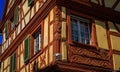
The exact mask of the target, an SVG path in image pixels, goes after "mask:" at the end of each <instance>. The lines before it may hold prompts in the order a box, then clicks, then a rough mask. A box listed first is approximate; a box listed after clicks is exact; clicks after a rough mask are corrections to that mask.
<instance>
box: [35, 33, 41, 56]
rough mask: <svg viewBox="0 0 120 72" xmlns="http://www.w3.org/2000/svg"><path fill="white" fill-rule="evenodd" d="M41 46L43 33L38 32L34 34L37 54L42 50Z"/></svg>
mask: <svg viewBox="0 0 120 72" xmlns="http://www.w3.org/2000/svg"><path fill="white" fill-rule="evenodd" d="M40 47H41V33H40V32H37V33H36V34H35V35H34V54H36V53H37V52H38V51H39V50H40Z"/></svg>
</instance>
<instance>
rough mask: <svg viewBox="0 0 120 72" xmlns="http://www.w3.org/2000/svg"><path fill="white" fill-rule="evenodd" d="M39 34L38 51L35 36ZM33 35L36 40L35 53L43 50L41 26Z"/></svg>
mask: <svg viewBox="0 0 120 72" xmlns="http://www.w3.org/2000/svg"><path fill="white" fill-rule="evenodd" d="M36 34H37V35H39V50H38V51H37V52H35V49H36V48H35V36H36ZM32 37H33V42H34V55H35V54H36V53H38V52H39V51H40V50H41V45H42V42H41V38H42V34H41V28H39V29H37V31H35V32H34V33H33V34H32Z"/></svg>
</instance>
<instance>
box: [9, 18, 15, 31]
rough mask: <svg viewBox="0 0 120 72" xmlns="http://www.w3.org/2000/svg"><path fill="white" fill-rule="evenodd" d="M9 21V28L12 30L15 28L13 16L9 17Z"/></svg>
mask: <svg viewBox="0 0 120 72" xmlns="http://www.w3.org/2000/svg"><path fill="white" fill-rule="evenodd" d="M10 22H11V30H13V29H14V28H15V24H14V18H13V17H12V18H11V19H10Z"/></svg>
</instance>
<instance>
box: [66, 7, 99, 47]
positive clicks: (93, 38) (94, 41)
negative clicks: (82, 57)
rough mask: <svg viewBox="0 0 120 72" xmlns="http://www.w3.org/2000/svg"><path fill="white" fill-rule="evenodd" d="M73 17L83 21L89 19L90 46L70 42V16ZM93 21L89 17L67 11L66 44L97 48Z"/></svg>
mask: <svg viewBox="0 0 120 72" xmlns="http://www.w3.org/2000/svg"><path fill="white" fill-rule="evenodd" d="M71 15H75V16H78V17H82V18H85V19H89V20H90V21H91V24H90V37H91V38H90V39H91V44H83V43H79V42H75V41H73V40H72V31H71V21H70V18H71V17H70V16H71ZM94 20H95V19H94V18H93V17H91V16H88V15H85V14H83V13H80V12H77V11H72V10H70V9H67V24H68V43H69V44H71V45H77V46H83V47H90V48H95V49H96V48H97V43H96V42H97V38H96V31H95V21H94Z"/></svg>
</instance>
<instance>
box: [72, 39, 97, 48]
mask: <svg viewBox="0 0 120 72" xmlns="http://www.w3.org/2000/svg"><path fill="white" fill-rule="evenodd" d="M70 45H72V46H78V47H81V48H85V49H91V50H98V49H97V47H96V46H93V45H89V44H83V43H79V42H75V41H72V43H70Z"/></svg>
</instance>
